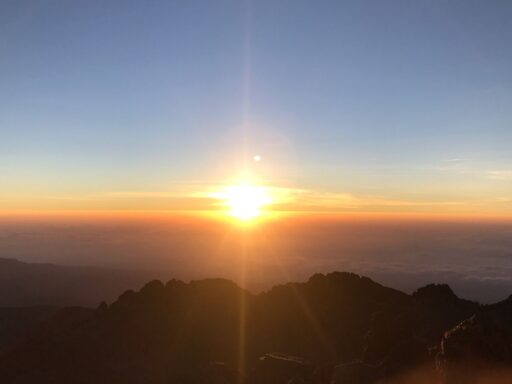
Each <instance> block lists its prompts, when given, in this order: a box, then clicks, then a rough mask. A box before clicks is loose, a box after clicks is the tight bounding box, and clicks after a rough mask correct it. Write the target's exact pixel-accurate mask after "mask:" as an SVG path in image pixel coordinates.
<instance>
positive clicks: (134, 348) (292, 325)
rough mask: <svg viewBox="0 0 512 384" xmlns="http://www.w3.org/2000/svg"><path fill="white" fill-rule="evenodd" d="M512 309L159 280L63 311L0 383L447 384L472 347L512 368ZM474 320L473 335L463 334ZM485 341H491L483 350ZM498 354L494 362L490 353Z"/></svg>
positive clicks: (343, 285)
mask: <svg viewBox="0 0 512 384" xmlns="http://www.w3.org/2000/svg"><path fill="white" fill-rule="evenodd" d="M511 310H512V301H506V302H502V303H498V304H495V305H493V306H482V305H480V304H478V303H474V302H470V301H467V300H462V299H459V298H458V297H457V296H456V295H455V294H454V293H453V292H452V290H451V289H450V287H448V286H447V285H442V284H441V285H428V286H426V287H423V288H421V289H419V290H418V291H416V292H415V293H414V294H413V295H407V294H405V293H402V292H400V291H397V290H394V289H391V288H387V287H384V286H382V285H380V284H378V283H376V282H374V281H372V280H370V279H368V278H365V277H361V276H358V275H355V274H352V273H341V272H335V273H330V274H327V275H323V274H317V275H314V276H312V277H311V278H310V279H309V280H308V281H307V282H304V283H288V284H284V285H280V286H276V287H274V288H273V289H271V290H269V291H267V292H263V293H260V294H258V295H254V294H251V293H250V292H247V291H245V290H243V289H241V288H239V287H238V286H237V285H236V284H234V283H232V282H230V281H228V280H223V279H210V280H201V281H192V282H190V283H184V282H182V281H178V280H171V281H169V282H168V283H166V284H163V283H161V282H160V281H152V282H150V283H148V284H146V285H145V286H144V288H142V289H141V290H140V291H138V292H135V291H131V290H129V291H126V292H125V293H123V294H122V295H121V296H120V297H119V298H118V300H116V301H115V302H113V303H112V304H110V305H107V304H104V303H103V304H101V305H100V306H99V307H98V308H97V309H96V310H84V309H80V308H68V309H64V310H61V311H58V312H56V313H55V314H54V315H52V316H51V317H50V318H48V319H47V320H46V321H43V322H42V323H41V324H40V325H39V326H37V327H36V328H35V329H34V330H33V331H31V334H30V337H28V338H27V339H26V340H25V341H20V343H19V344H18V345H17V346H15V347H13V348H11V349H10V350H9V351H6V352H4V353H3V354H0V378H2V381H3V382H10V383H11V382H12V383H14V382H15V383H19V384H31V383H37V384H44V383H52V384H59V383H77V384H80V383H84V384H85V383H99V384H101V383H105V384H107V383H108V384H116V383H123V384H136V383H154V384H160V383H161V384H203V383H208V384H221V383H223V384H235V383H236V384H241V383H245V384H290V383H302V384H344V383H350V384H362V383H377V382H380V383H382V382H385V383H388V382H392V381H390V380H393V379H394V378H396V377H399V376H400V375H402V374H404V373H407V372H410V371H411V370H412V369H415V368H416V367H424V368H425V367H426V373H425V375H426V377H428V378H427V379H425V377H424V378H423V380H424V381H423V382H429V383H433V382H436V380H438V379H439V380H441V379H443V378H446V377H451V376H449V375H444V376H443V375H442V373H443V372H449V371H450V367H451V366H452V362H454V361H456V362H457V364H459V363H460V361H458V360H457V357H456V356H457V353H460V352H461V351H464V348H465V347H466V346H468V348H469V349H470V350H471V351H472V350H474V349H475V348H477V347H478V346H482V345H483V347H482V350H481V351H480V355H478V356H479V358H483V359H486V358H487V359H488V360H489V362H490V363H494V362H496V363H500V364H502V363H505V364H506V363H510V362H512V360H507V359H509V358H510V356H509V355H507V353H508V352H507V351H508V350H507V348H512V339H507V337H509V336H510V334H509V333H507V332H509V330H510V329H509V328H507V327H506V326H503V327H504V328H503V329H502V328H500V327H502V324H508V323H507V321H508V317H503V319H504V320H500V319H502V316H505V315H506V316H509V315H507V314H509V312H510V311H511ZM507 311H508V312H507ZM474 316H476V318H475V317H474ZM472 318H475V319H477V320H473V321H470V322H469V323H468V324H469V325H471V327H469V328H468V327H464V326H463V328H461V329H459V328H457V327H460V324H465V323H464V321H466V320H467V319H472ZM488 318H490V319H491V320H492V321H491V320H488ZM479 319H482V320H479ZM487 326H489V327H490V328H489V329H487V328H485V327H487ZM451 329H454V331H452V332H451V333H450V332H448V333H446V331H448V330H451ZM493 332H494V333H493ZM487 334H489V335H494V336H493V337H489V338H488V343H487V344H482V343H481V339H482V338H483V339H485V338H486V337H487V336H486V335H487ZM496 335H502V337H498V336H496ZM442 340H444V341H443V342H442ZM497 340H498V341H497ZM443 343H444V344H443ZM475 345H476V346H477V347H475ZM495 345H497V350H496V351H494V352H493V354H489V353H487V352H486V351H488V350H491V351H493V349H492V348H493V346H495ZM448 346H451V347H452V348H451V349H450V348H448ZM486 353H487V354H486ZM462 356H464V355H462ZM436 362H437V365H436ZM471 366H472V365H469V367H470V368H471ZM489 366H492V364H490V365H489ZM436 367H437V368H436ZM439 369H441V370H442V371H443V372H441V371H439ZM470 377H471V376H470ZM475 377H476V376H475ZM402 382H404V383H405V382H407V383H412V381H402ZM453 382H455V381H453ZM470 382H471V381H465V383H470ZM445 383H448V382H447V381H445Z"/></svg>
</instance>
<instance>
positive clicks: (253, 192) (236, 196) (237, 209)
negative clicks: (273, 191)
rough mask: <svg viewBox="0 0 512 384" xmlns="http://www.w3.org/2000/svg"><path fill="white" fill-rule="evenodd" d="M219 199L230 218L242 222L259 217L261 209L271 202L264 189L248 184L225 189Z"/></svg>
mask: <svg viewBox="0 0 512 384" xmlns="http://www.w3.org/2000/svg"><path fill="white" fill-rule="evenodd" d="M220 198H221V199H222V200H224V204H225V205H226V207H227V208H228V210H229V214H230V215H231V216H233V217H235V218H237V219H239V220H244V221H248V220H253V219H255V218H257V217H259V216H261V214H262V213H263V212H262V211H263V208H264V207H265V206H266V205H268V204H269V203H271V202H272V199H271V197H270V194H269V193H268V191H267V189H266V188H265V187H263V186H259V185H252V184H249V183H240V184H237V185H230V186H227V187H225V189H224V191H223V192H222V193H221V194H220Z"/></svg>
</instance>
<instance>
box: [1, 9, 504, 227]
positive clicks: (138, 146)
mask: <svg viewBox="0 0 512 384" xmlns="http://www.w3.org/2000/svg"><path fill="white" fill-rule="evenodd" d="M511 16H512V2H509V1H498V0H489V1H484V0H480V1H471V0H463V1H462V0H461V1H455V0H449V1H446V0H442V1H441V0H439V1H434V0H432V1H405V0H404V1H397V0H393V1H385V2H384V1H361V0H358V1H356V0H354V1H327V0H324V1H300V0H293V1H292V0H289V1H288V0H280V1H270V0H258V1H256V0H255V1H252V2H251V1H248V0H247V1H243V0H236V1H235V0H230V1H228V0H218V1H196V0H192V1H190V0H189V1H156V0H155V1H152V0H148V1H143V2H142V1H126V0H123V1H95V0H90V1H74V0H66V1H63V0H61V1H59V0H53V1H38V0H37V1H36V0H33V1H30V0H26V1H17V0H3V1H2V2H0V186H1V188H0V212H3V213H16V212H40V211H45V212H46V211H51V212H57V211H58V212H65V211H97V210H99V211H101V210H105V211H106V210H115V211H117V210H121V211H123V210H190V211H195V210H208V209H215V207H216V206H217V205H216V201H215V198H214V197H212V196H214V195H212V191H215V189H216V188H219V186H222V185H226V184H229V183H230V181H231V180H235V179H236V178H237V177H238V176H239V175H240V174H250V175H251V177H253V178H254V179H255V180H257V181H258V182H259V183H262V184H264V185H266V186H268V187H269V188H271V189H272V191H273V192H272V193H273V194H274V196H282V199H280V200H279V204H276V207H275V209H276V210H278V209H282V210H289V211H328V212H330V211H332V212H380V213H382V212H385V213H404V212H405V213H412V214H418V213H436V214H437V213H438V214H453V215H458V214H464V215H466V214H469V215H477V216H478V215H499V216H506V217H512V151H511V150H510V147H511V144H510V143H511V142H512V50H511V49H510V41H511V40H512V23H510V17H511ZM255 155H259V156H261V161H254V160H253V157H254V156H255Z"/></svg>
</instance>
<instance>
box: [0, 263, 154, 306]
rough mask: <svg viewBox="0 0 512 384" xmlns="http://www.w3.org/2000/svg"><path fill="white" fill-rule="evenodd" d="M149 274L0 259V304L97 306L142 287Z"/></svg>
mask: <svg viewBox="0 0 512 384" xmlns="http://www.w3.org/2000/svg"><path fill="white" fill-rule="evenodd" d="M149 278H152V277H151V276H150V275H149V274H144V273H140V272H131V271H124V270H115V269H106V268H105V269H102V268H95V267H74V266H59V265H53V264H35V263H24V262H21V261H18V260H14V259H2V258H0V307H29V306H51V307H62V306H67V305H79V306H85V307H96V306H97V305H98V304H99V303H100V302H101V301H102V300H107V301H111V300H114V299H115V298H116V297H117V296H118V295H119V292H122V291H124V290H126V289H128V288H130V287H140V286H142V285H143V284H144V282H146V281H148V279H149Z"/></svg>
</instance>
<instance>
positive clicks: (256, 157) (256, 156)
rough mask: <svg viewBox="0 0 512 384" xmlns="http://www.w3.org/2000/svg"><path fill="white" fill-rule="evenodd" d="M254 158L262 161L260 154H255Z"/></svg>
mask: <svg viewBox="0 0 512 384" xmlns="http://www.w3.org/2000/svg"><path fill="white" fill-rule="evenodd" d="M252 159H253V160H254V161H261V156H260V155H254V157H253V158H252Z"/></svg>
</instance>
